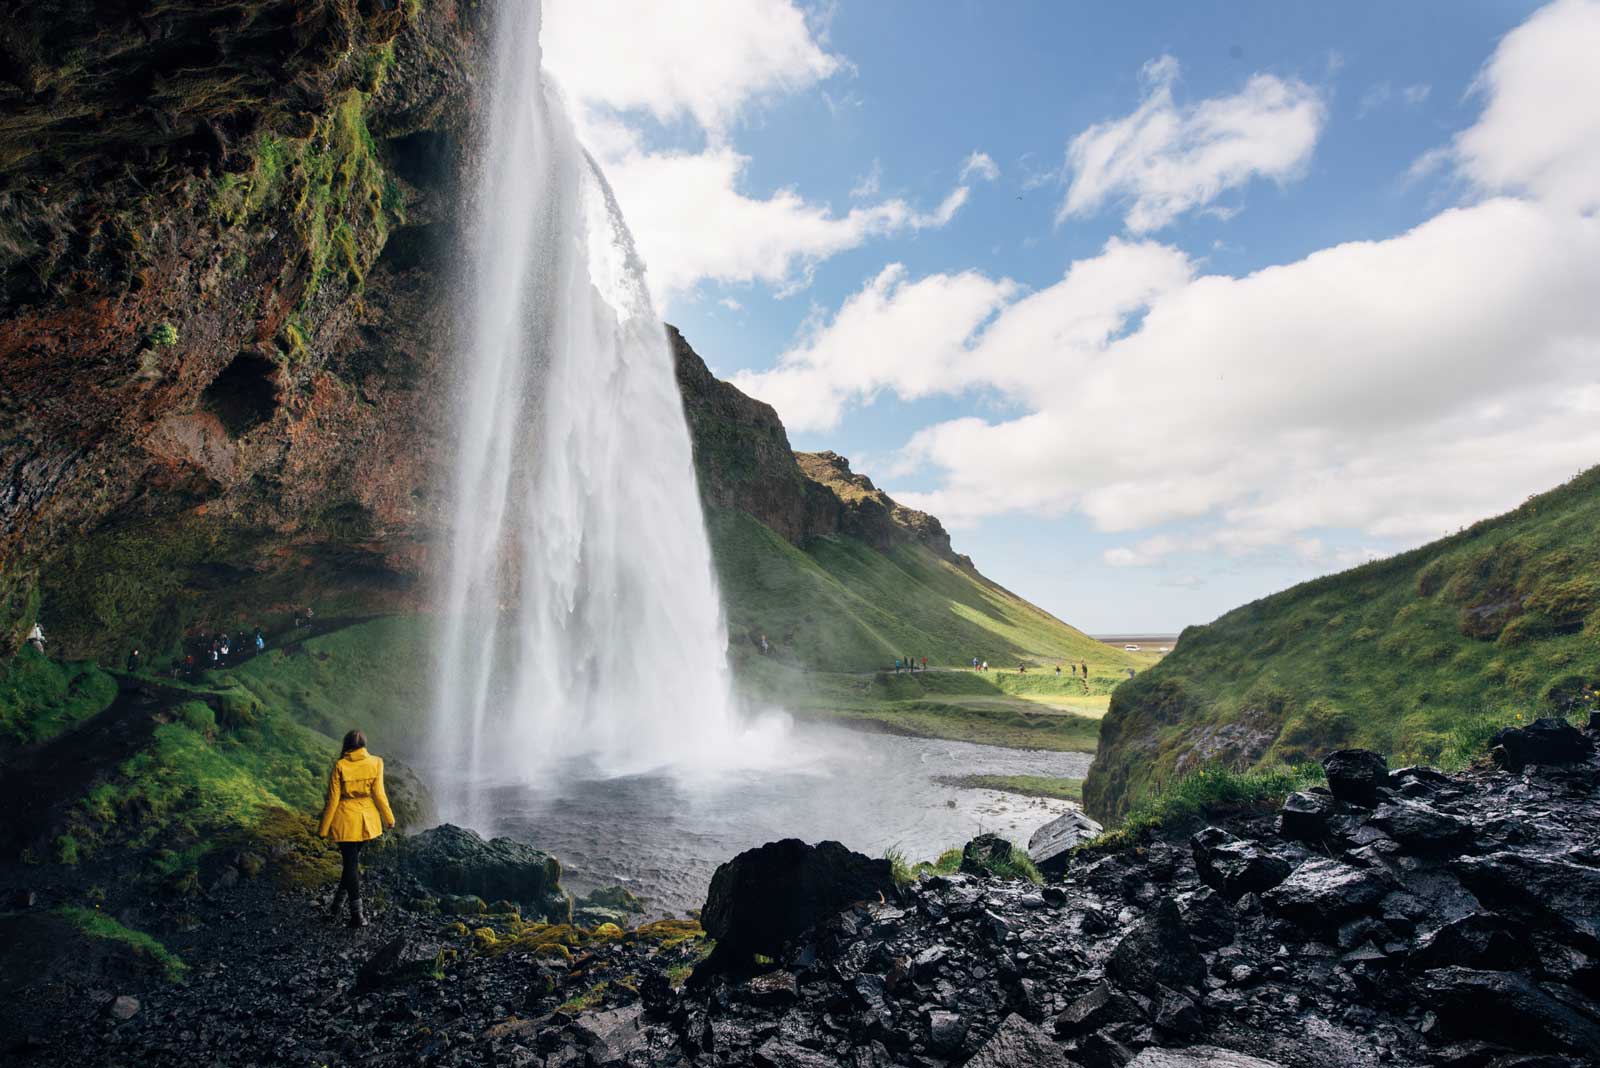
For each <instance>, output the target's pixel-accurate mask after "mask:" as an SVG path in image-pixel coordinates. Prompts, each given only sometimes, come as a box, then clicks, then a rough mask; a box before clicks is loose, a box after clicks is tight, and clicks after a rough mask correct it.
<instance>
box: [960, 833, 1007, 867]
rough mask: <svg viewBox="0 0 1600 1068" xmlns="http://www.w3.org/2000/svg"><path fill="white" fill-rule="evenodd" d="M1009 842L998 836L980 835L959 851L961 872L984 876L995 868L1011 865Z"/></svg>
mask: <svg viewBox="0 0 1600 1068" xmlns="http://www.w3.org/2000/svg"><path fill="white" fill-rule="evenodd" d="M1012 848H1013V846H1012V845H1011V842H1010V841H1009V840H1007V839H1005V838H1002V837H1001V836H1000V835H998V834H980V835H978V837H976V838H974V839H972V840H971V841H970V842H968V843H967V844H966V846H964V847H963V848H962V850H961V870H962V871H964V872H966V873H967V874H968V875H986V874H988V873H989V872H991V871H993V870H994V869H995V868H996V867H997V866H1000V865H1008V864H1010V863H1011V850H1012Z"/></svg>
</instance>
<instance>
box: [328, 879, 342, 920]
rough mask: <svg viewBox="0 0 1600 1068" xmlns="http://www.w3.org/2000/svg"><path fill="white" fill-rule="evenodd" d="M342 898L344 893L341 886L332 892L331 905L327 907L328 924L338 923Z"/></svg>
mask: <svg viewBox="0 0 1600 1068" xmlns="http://www.w3.org/2000/svg"><path fill="white" fill-rule="evenodd" d="M344 897H345V892H344V887H342V886H341V887H339V889H337V890H335V891H334V892H333V904H331V905H329V906H328V922H329V923H338V922H339V910H340V909H342V908H344Z"/></svg>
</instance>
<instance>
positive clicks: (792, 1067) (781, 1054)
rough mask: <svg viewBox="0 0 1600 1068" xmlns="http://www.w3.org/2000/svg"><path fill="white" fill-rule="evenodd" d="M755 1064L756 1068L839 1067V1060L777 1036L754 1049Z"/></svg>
mask: <svg viewBox="0 0 1600 1068" xmlns="http://www.w3.org/2000/svg"><path fill="white" fill-rule="evenodd" d="M755 1064H756V1068H840V1062H839V1061H837V1060H836V1059H834V1058H833V1057H830V1056H828V1055H827V1054H825V1053H818V1052H817V1051H816V1050H814V1049H807V1048H806V1047H804V1046H802V1045H800V1044H799V1043H796V1042H785V1041H783V1040H782V1039H778V1038H769V1039H768V1040H767V1041H766V1042H765V1043H763V1044H762V1046H761V1048H760V1049H758V1050H756V1054H755Z"/></svg>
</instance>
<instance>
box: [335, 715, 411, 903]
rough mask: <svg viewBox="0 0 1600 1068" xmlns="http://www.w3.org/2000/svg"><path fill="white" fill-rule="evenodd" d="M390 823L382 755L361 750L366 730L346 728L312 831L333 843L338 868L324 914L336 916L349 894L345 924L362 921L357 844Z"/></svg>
mask: <svg viewBox="0 0 1600 1068" xmlns="http://www.w3.org/2000/svg"><path fill="white" fill-rule="evenodd" d="M393 826H394V810H393V809H391V808H390V807H389V797H388V795H387V794H385V793H384V791H383V758H382V757H376V756H373V755H372V754H370V753H368V752H367V736H366V735H365V734H362V733H361V732H360V731H351V732H350V733H349V734H346V735H345V736H344V747H343V751H342V752H340V754H339V759H338V760H337V761H336V762H335V763H334V765H333V774H332V775H330V776H329V777H328V804H327V806H326V807H325V808H323V810H322V822H321V824H320V825H319V826H318V828H317V833H318V834H319V835H321V836H322V837H324V838H332V839H333V840H334V841H335V842H338V843H339V854H340V857H341V858H342V859H343V861H344V870H343V872H342V873H341V874H340V877H339V888H338V889H337V890H335V891H334V892H333V906H332V908H330V909H329V910H328V918H329V919H331V920H336V919H338V918H339V908H340V906H342V905H343V904H344V902H345V899H346V898H347V897H348V898H349V900H350V926H351V927H365V926H366V925H367V917H366V913H364V912H362V911H361V865H360V860H361V847H362V846H363V845H365V844H366V843H367V842H370V841H373V840H374V839H376V838H381V837H382V836H383V829H384V828H385V827H393Z"/></svg>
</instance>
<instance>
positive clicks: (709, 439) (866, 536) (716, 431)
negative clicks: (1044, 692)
mask: <svg viewBox="0 0 1600 1068" xmlns="http://www.w3.org/2000/svg"><path fill="white" fill-rule="evenodd" d="M667 335H668V338H669V339H670V341H671V343H672V352H673V357H674V359H675V360H676V363H677V371H678V386H679V389H680V390H681V391H682V393H683V407H684V414H685V415H686V416H687V417H688V420H689V431H690V434H691V435H692V437H693V439H694V450H695V468H696V473H697V475H698V476H699V479H700V495H701V497H702V498H703V499H704V501H705V503H706V505H707V506H708V507H711V508H731V509H735V510H737V511H741V512H744V513H746V514H748V515H750V516H752V517H754V518H756V519H758V520H760V521H761V522H762V523H764V524H766V525H767V526H768V527H770V528H771V529H772V530H773V531H774V532H776V533H777V534H778V535H780V536H781V537H782V538H783V539H784V540H786V541H788V542H789V543H790V544H792V545H796V546H803V545H805V544H806V543H807V542H808V541H810V540H811V539H813V538H818V537H823V536H825V535H829V534H843V535H847V536H849V537H853V538H858V539H860V540H861V541H863V542H865V543H866V544H867V545H869V546H871V547H872V548H874V549H876V550H878V551H879V552H888V551H889V550H890V549H893V548H895V547H896V546H900V545H924V546H926V547H927V548H929V549H931V550H933V551H934V552H935V553H936V554H938V555H939V556H941V557H943V558H944V559H946V560H949V561H950V562H952V563H955V564H958V565H960V566H962V567H965V568H968V569H971V568H972V561H971V560H970V559H969V558H967V557H965V556H962V555H960V554H958V553H955V552H953V551H952V550H951V548H950V535H949V534H947V533H945V529H944V526H943V524H941V523H940V522H939V520H938V519H936V518H935V517H933V516H931V515H928V514H927V513H926V512H919V511H916V510H915V509H912V508H906V507H904V506H902V505H900V504H897V503H895V501H894V499H893V498H891V497H890V496H889V495H888V494H886V493H884V492H883V491H882V490H880V489H878V488H877V487H875V486H874V485H873V484H872V480H871V479H869V478H867V477H866V476H865V475H858V474H855V473H854V472H852V471H851V470H850V461H849V460H847V459H845V458H844V457H843V456H840V455H839V454H838V453H835V452H794V451H792V450H791V449H790V448H789V435H788V434H787V433H786V432H785V431H784V429H783V423H782V422H781V421H780V420H779V419H778V413H777V412H776V411H774V410H773V408H772V406H771V405H770V404H766V403H764V402H762V401H758V400H756V399H755V398H753V397H748V396H746V395H745V394H744V393H742V392H741V391H740V390H739V389H738V388H737V387H735V386H733V385H730V384H729V383H727V382H723V381H721V380H719V379H718V378H717V377H716V376H715V375H713V374H712V373H711V371H710V370H709V369H708V368H707V367H706V365H705V361H704V360H702V359H701V358H700V357H699V356H698V355H697V354H696V353H695V351H694V349H693V348H691V347H690V345H689V343H688V341H686V340H684V337H683V335H682V334H680V333H679V332H678V330H677V328H676V327H672V326H669V327H667Z"/></svg>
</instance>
